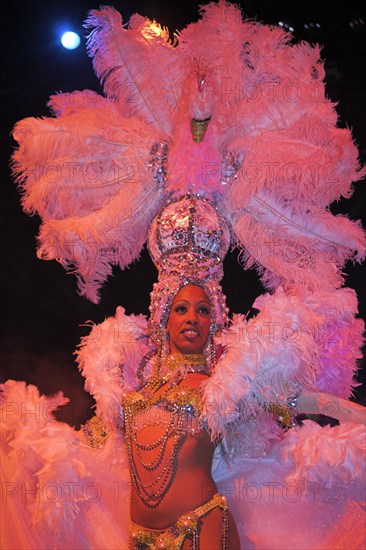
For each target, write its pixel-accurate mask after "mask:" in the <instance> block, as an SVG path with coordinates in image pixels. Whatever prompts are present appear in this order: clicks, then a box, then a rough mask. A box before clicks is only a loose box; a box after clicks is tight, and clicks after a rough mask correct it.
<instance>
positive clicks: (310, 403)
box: [296, 393, 366, 425]
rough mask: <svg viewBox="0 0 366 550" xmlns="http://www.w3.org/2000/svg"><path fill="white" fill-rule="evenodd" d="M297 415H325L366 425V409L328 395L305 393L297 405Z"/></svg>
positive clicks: (299, 398)
mask: <svg viewBox="0 0 366 550" xmlns="http://www.w3.org/2000/svg"><path fill="white" fill-rule="evenodd" d="M296 409H297V414H323V415H325V416H330V417H332V418H336V419H337V420H339V421H340V422H351V423H353V424H364V425H366V407H363V406H362V405H359V404H357V403H354V402H352V401H349V400H347V399H342V398H341V397H336V396H335V395H329V394H326V393H304V394H301V395H299V397H298V398H297V403H296Z"/></svg>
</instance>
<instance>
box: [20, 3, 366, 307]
mask: <svg viewBox="0 0 366 550" xmlns="http://www.w3.org/2000/svg"><path fill="white" fill-rule="evenodd" d="M229 15H230V16H229ZM86 27H87V28H88V29H90V34H89V37H88V43H87V47H88V53H89V55H90V56H91V57H92V58H93V65H94V69H95V72H96V74H97V76H98V77H99V78H100V80H101V82H102V84H103V87H104V94H105V96H101V95H98V94H96V93H94V92H91V91H90V90H85V91H79V92H74V93H72V94H59V95H56V96H53V97H52V98H51V100H50V103H49V105H50V108H51V109H52V111H53V113H54V115H55V116H53V117H50V118H44V119H34V118H28V119H25V120H22V121H20V122H19V123H18V124H17V125H16V127H15V129H14V137H15V139H16V140H17V141H18V142H19V145H20V146H19V149H18V150H17V151H16V152H15V154H14V157H13V163H14V164H13V166H14V174H15V176H16V179H17V181H18V183H19V184H20V186H21V190H22V193H23V207H24V209H25V211H26V212H28V213H30V214H32V213H35V212H37V213H38V214H39V215H40V217H41V218H42V226H41V229H40V234H39V247H38V255H39V257H41V258H43V259H57V260H58V261H59V262H61V263H62V265H63V266H64V267H65V268H66V269H72V270H73V271H74V272H75V273H76V275H77V277H78V281H79V290H80V293H81V294H82V295H85V296H86V297H88V298H89V299H90V300H92V301H94V302H97V301H98V298H99V296H98V292H99V289H100V287H101V285H102V284H103V282H104V281H105V280H106V279H107V277H108V276H109V275H110V274H111V270H112V266H113V265H119V266H120V267H121V268H122V269H123V268H124V267H126V266H127V265H129V264H130V263H131V262H133V261H134V260H135V259H136V258H137V257H138V256H139V253H140V251H141V248H142V247H143V245H144V243H145V242H146V240H147V236H148V231H149V228H150V227H151V225H152V223H153V220H154V219H155V218H156V216H157V215H161V212H162V209H164V207H165V206H166V205H167V203H168V202H169V201H175V200H178V199H179V198H180V197H182V196H185V195H190V196H198V197H204V198H205V199H206V200H208V201H210V204H211V205H212V207H213V208H214V209H215V210H216V211H217V212H218V213H219V215H220V216H222V218H223V219H225V223H226V224H227V226H228V227H229V231H230V239H229V240H230V241H231V244H232V245H238V246H239V247H240V249H241V251H242V258H243V261H244V266H245V267H251V266H255V267H256V268H257V269H258V272H259V274H260V275H261V278H262V281H263V283H264V285H265V286H266V287H267V288H268V289H270V290H273V289H275V288H276V287H278V286H279V285H281V286H282V287H283V288H285V289H289V290H290V289H292V290H291V291H293V289H294V288H297V289H299V292H300V293H301V292H305V293H311V292H314V291H322V290H327V291H329V290H330V289H335V288H338V287H339V286H340V285H341V284H342V282H343V278H342V267H343V265H344V263H345V261H346V260H348V259H350V258H351V259H354V260H357V261H361V260H362V259H363V258H364V255H365V235H364V232H363V230H362V228H361V226H360V224H359V222H354V221H351V220H349V219H348V218H347V217H345V216H342V215H338V216H334V215H333V214H332V213H331V212H330V210H329V208H328V207H329V204H330V203H331V202H333V201H335V200H337V199H339V198H340V197H342V196H343V197H349V196H350V194H351V193H352V187H351V186H352V182H354V181H355V180H358V179H360V178H361V177H362V176H363V175H364V173H365V172H364V171H363V170H361V169H360V166H359V165H358V160H357V149H356V147H355V145H354V143H353V140H352V136H351V133H350V131H349V130H347V129H340V128H338V127H337V114H336V111H335V106H334V104H332V102H331V101H329V99H327V98H326V97H325V92H324V84H323V78H324V68H323V63H322V62H321V61H320V59H319V54H320V51H319V47H318V46H311V45H309V44H307V43H301V44H295V45H293V44H291V43H290V38H291V37H290V36H289V35H288V34H286V33H285V32H284V30H283V29H281V28H278V27H275V26H274V27H271V26H265V25H262V24H260V23H256V22H252V21H245V20H243V19H242V16H241V12H240V10H239V8H237V7H236V6H234V5H232V4H229V3H227V2H225V1H219V2H217V3H214V2H212V3H210V4H208V5H206V6H204V7H202V8H201V19H200V20H199V21H198V22H197V23H195V24H191V25H188V26H187V27H186V28H185V29H184V30H183V31H182V32H180V34H179V36H177V37H176V38H175V40H174V41H173V42H172V41H170V39H169V34H168V32H167V30H166V29H164V28H162V27H160V26H159V25H158V24H157V23H156V22H155V21H150V20H149V19H147V18H144V17H141V16H140V15H134V16H133V17H132V18H131V20H130V22H129V26H128V27H126V26H125V25H123V23H122V18H121V15H120V14H119V13H118V12H117V11H115V10H114V9H113V8H111V7H103V8H101V9H100V10H96V11H92V12H91V13H90V15H89V17H88V19H87V21H86ZM183 275H184V274H183ZM206 275H207V274H206ZM206 275H205V277H206Z"/></svg>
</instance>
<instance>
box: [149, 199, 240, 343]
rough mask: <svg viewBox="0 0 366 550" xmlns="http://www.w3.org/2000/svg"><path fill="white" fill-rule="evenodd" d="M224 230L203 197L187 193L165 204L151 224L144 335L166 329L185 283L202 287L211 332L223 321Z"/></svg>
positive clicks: (226, 235)
mask: <svg viewBox="0 0 366 550" xmlns="http://www.w3.org/2000/svg"><path fill="white" fill-rule="evenodd" d="M229 244H230V231H229V228H228V225H227V224H226V222H225V221H224V219H223V217H222V216H221V215H220V214H219V212H218V210H217V209H216V208H215V207H214V205H213V204H212V203H211V202H210V201H209V200H207V199H206V198H204V197H201V196H197V195H187V196H184V197H182V198H180V199H178V200H173V201H171V202H169V203H168V204H167V206H165V207H164V208H163V209H162V211H161V212H160V213H159V214H158V216H156V218H155V219H154V221H153V222H152V224H151V228H150V231H149V237H148V245H149V251H150V255H151V257H152V259H153V261H154V263H155V265H156V267H157V269H158V272H159V281H158V282H157V283H156V284H155V285H154V290H153V292H152V294H151V305H150V313H151V316H150V331H151V335H152V337H153V338H155V339H156V337H157V335H158V334H159V332H160V329H164V328H165V327H166V323H167V320H168V316H169V312H170V308H171V305H172V301H173V299H174V297H175V295H176V294H177V292H178V291H179V290H180V289H181V288H182V287H183V286H185V285H187V284H195V285H198V286H201V287H203V288H204V289H205V291H206V293H207V295H208V297H209V299H210V302H211V306H212V315H213V320H212V330H213V331H215V332H216V331H217V330H220V329H222V327H223V326H224V325H225V324H226V322H227V308H226V305H225V297H224V295H223V293H222V290H221V286H220V284H219V282H220V280H221V279H222V277H223V267H222V262H223V259H224V257H225V255H226V253H227V250H228V247H229Z"/></svg>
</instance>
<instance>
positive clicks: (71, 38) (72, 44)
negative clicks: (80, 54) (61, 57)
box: [61, 31, 80, 50]
mask: <svg viewBox="0 0 366 550" xmlns="http://www.w3.org/2000/svg"><path fill="white" fill-rule="evenodd" d="M61 44H62V45H63V47H64V48H66V49H67V50H75V49H76V48H77V47H78V46H79V45H80V36H79V35H78V34H76V32H72V31H68V32H64V34H63V35H62V37H61Z"/></svg>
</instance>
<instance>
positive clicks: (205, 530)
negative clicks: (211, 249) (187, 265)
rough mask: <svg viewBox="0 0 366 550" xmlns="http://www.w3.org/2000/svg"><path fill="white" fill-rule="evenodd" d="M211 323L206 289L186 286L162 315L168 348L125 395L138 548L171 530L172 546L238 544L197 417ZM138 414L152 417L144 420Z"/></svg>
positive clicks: (156, 542)
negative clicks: (146, 376) (145, 378)
mask: <svg viewBox="0 0 366 550" xmlns="http://www.w3.org/2000/svg"><path fill="white" fill-rule="evenodd" d="M210 325H211V305H210V301H209V298H208V296H207V294H206V292H205V291H204V289H203V288H201V287H198V286H194V285H190V284H189V285H186V286H184V287H183V288H182V289H181V290H180V291H179V292H178V294H177V295H176V296H175V298H174V301H173V304H172V309H171V312H170V315H169V319H168V323H167V335H168V339H169V344H170V354H171V355H169V356H168V357H167V359H166V362H165V364H164V365H161V367H160V368H159V364H158V362H157V364H156V365H155V372H153V373H152V377H151V378H150V380H149V381H148V382H147V383H146V384H145V385H144V386H143V387H142V388H141V390H139V391H138V392H135V393H132V394H131V393H130V394H127V395H126V397H125V399H124V404H125V411H126V412H125V415H126V416H125V418H126V432H127V442H128V448H129V453H128V454H129V461H130V471H131V477H132V481H133V484H132V487H133V492H132V505H131V517H132V521H133V525H132V529H131V534H132V541H133V542H134V544H135V545H136V546H135V547H136V548H140V546H139V543H145V544H146V547H150V548H155V547H156V548H160V547H161V546H160V545H161V544H162V541H163V540H164V541H165V543H166V541H167V540H168V538H171V539H172V540H175V541H176V542H175V544H174V545H172V548H189V547H191V548H198V547H200V548H202V549H207V550H209V549H213V548H223V549H224V548H225V549H226V548H227V549H238V548H240V543H239V537H238V533H237V530H236V526H235V522H234V520H233V518H232V516H231V514H230V512H228V510H227V504H226V499H225V497H220V496H219V495H218V492H217V488H216V486H215V483H214V481H213V478H212V475H211V467H212V458H213V453H214V443H213V442H212V441H211V438H210V435H209V433H208V432H207V431H206V429H205V426H204V423H203V422H202V421H201V420H200V412H201V410H202V393H201V391H200V386H201V385H202V382H204V381H205V380H206V379H207V377H208V376H210V372H209V370H208V365H207V363H206V360H205V357H204V350H205V347H206V345H207V342H208V337H209V330H210ZM141 397H142V402H141V401H137V407H136V400H137V399H139V398H141ZM175 399H176V400H177V402H178V403H179V405H178V404H176V403H175ZM172 407H173V408H174V407H175V408H174V409H173V410H172ZM136 408H137V410H136ZM154 409H155V410H157V411H159V412H158V413H154V412H153V410H154ZM176 409H178V411H177V410H176ZM160 413H161V417H160ZM139 416H145V419H146V417H149V416H150V417H153V419H152V418H150V420H148V421H147V420H145V423H144V422H143V421H142V422H141V421H140V420H139V418H138V417H139ZM174 416H175V417H176V418H174ZM166 417H168V418H166ZM170 417H172V418H170ZM180 423H181V424H180ZM165 473H166V474H167V475H165ZM178 518H179V519H178ZM141 526H143V527H141ZM168 528H169V529H168ZM177 533H179V534H177ZM186 537H187V538H190V539H193V540H192V541H191V543H189V540H185V538H186ZM196 539H198V540H199V543H198V541H197V540H196ZM189 544H191V546H189ZM141 548H144V545H143V544H142V546H141Z"/></svg>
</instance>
